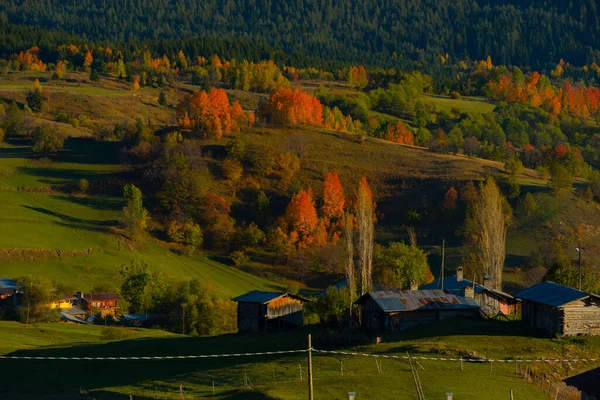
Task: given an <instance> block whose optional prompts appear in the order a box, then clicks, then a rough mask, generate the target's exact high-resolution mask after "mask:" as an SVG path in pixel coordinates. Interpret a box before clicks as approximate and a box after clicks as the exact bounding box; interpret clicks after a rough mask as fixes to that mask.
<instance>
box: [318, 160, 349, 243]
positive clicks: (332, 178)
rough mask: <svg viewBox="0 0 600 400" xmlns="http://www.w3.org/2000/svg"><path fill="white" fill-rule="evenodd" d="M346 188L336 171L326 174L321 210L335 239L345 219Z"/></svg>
mask: <svg viewBox="0 0 600 400" xmlns="http://www.w3.org/2000/svg"><path fill="white" fill-rule="evenodd" d="M345 204H346V198H345V197H344V188H343V187H342V184H341V182H340V179H339V177H338V174H337V172H336V171H332V172H328V173H327V174H325V180H324V181H323V206H322V207H321V212H322V214H323V218H324V219H325V221H326V224H327V227H328V228H329V232H330V235H331V236H333V238H334V239H337V236H339V230H340V227H341V226H340V225H341V223H342V221H343V219H344V206H345Z"/></svg>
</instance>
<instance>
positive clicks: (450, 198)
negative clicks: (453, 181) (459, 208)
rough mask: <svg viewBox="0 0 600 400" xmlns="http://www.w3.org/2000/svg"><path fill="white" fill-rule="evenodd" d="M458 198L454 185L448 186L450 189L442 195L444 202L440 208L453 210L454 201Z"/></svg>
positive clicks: (454, 206)
mask: <svg viewBox="0 0 600 400" xmlns="http://www.w3.org/2000/svg"><path fill="white" fill-rule="evenodd" d="M457 200H458V192H457V191H456V189H454V186H450V189H448V191H447V192H446V194H445V195H444V203H443V204H442V209H443V210H444V211H450V210H454V209H455V208H456V202H457Z"/></svg>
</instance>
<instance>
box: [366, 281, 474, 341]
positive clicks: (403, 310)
mask: <svg viewBox="0 0 600 400" xmlns="http://www.w3.org/2000/svg"><path fill="white" fill-rule="evenodd" d="M466 292H467V293H466V296H464V295H463V296H456V295H453V294H449V293H446V292H444V291H442V290H386V291H375V292H369V293H365V294H364V295H363V296H361V297H360V298H359V299H358V300H357V301H356V303H355V304H359V305H360V306H361V307H362V318H363V325H364V326H365V327H366V328H367V329H369V330H370V331H373V332H382V331H392V332H398V331H404V330H407V329H411V328H414V327H416V326H418V325H425V324H431V323H434V322H437V321H441V320H444V319H447V318H455V317H470V318H474V317H478V316H479V304H477V302H476V301H475V299H473V297H472V296H473V293H472V292H473V290H472V288H470V287H467V288H466Z"/></svg>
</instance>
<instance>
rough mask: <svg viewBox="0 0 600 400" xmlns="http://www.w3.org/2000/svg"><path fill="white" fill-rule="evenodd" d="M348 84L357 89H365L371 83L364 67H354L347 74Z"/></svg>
mask: <svg viewBox="0 0 600 400" xmlns="http://www.w3.org/2000/svg"><path fill="white" fill-rule="evenodd" d="M346 83H348V85H350V86H352V87H353V88H356V89H363V88H364V87H365V86H367V84H368V83H369V77H368V76H367V71H365V67H363V66H362V65H359V66H352V67H351V68H350V69H348V73H347V74H346Z"/></svg>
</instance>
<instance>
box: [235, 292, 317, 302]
mask: <svg viewBox="0 0 600 400" xmlns="http://www.w3.org/2000/svg"><path fill="white" fill-rule="evenodd" d="M283 296H289V297H292V298H294V299H298V300H300V301H309V300H308V299H307V298H305V297H302V296H298V295H297V294H292V293H289V292H263V291H261V290H253V291H251V292H248V293H246V294H243V295H241V296H238V297H234V298H233V299H231V300H233V301H240V302H243V303H261V304H265V303H269V302H270V301H273V300H275V299H278V298H280V297H283Z"/></svg>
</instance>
